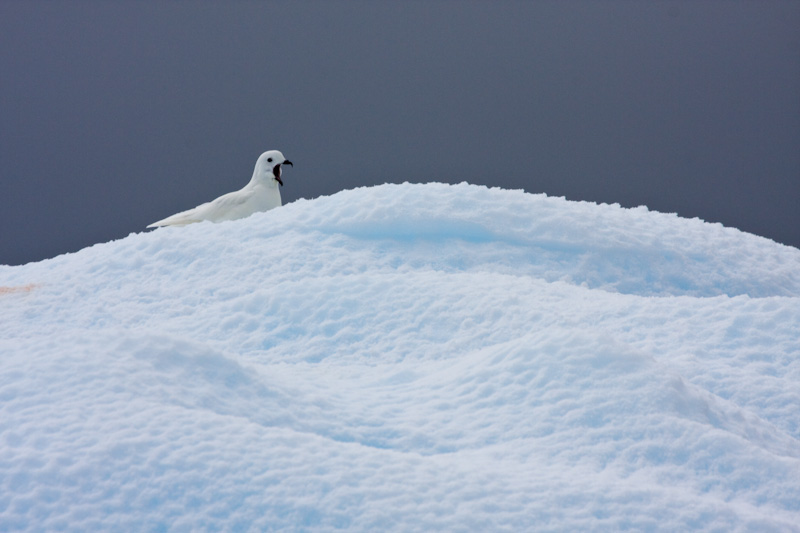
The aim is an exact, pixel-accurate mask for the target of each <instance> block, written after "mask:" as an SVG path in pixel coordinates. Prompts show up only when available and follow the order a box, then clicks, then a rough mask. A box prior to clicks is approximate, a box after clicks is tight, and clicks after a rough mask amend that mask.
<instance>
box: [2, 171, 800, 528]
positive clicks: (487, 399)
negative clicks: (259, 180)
mask: <svg viewBox="0 0 800 533" xmlns="http://www.w3.org/2000/svg"><path fill="white" fill-rule="evenodd" d="M0 288H2V289H0V354H1V355H0V357H1V359H0V530H2V531H45V530H48V531H49V530H67V531H112V530H114V531H134V530H141V531H161V530H169V531H188V530H222V531H260V530H289V531H297V530H311V531H328V530H335V529H348V530H353V531H432V530H443V531H503V530H507V531H523V530H536V531H578V530H663V531H681V530H718V531H800V386H799V385H798V383H800V250H797V249H795V248H791V247H787V246H783V245H780V244H777V243H774V242H772V241H769V240H767V239H764V238H761V237H757V236H754V235H750V234H746V233H742V232H740V231H738V230H736V229H731V228H725V227H722V226H720V225H718V224H708V223H705V222H703V221H700V220H697V219H694V220H687V219H683V218H680V217H678V216H676V215H669V214H662V213H656V212H651V211H648V210H647V209H646V208H643V207H640V208H636V209H623V208H621V207H619V206H617V205H596V204H592V203H578V202H571V201H567V200H565V199H563V198H552V197H548V196H545V195H531V194H526V193H524V192H522V191H508V190H501V189H489V188H485V187H478V186H473V185H468V184H460V185H443V184H435V183H432V184H425V185H412V184H407V183H406V184H402V185H383V186H379V187H371V188H362V189H357V190H350V191H343V192H341V193H338V194H335V195H333V196H330V197H322V198H317V199H314V200H310V201H307V200H300V201H297V202H294V203H291V204H288V205H285V206H283V207H281V208H279V209H274V210H271V211H269V212H265V213H257V214H255V215H253V216H251V217H249V218H246V219H242V220H236V221H232V222H224V223H220V224H212V223H209V222H203V223H200V224H194V225H192V226H187V227H185V228H161V229H157V230H155V231H153V232H149V233H139V234H132V235H130V236H128V237H127V238H125V239H121V240H119V241H115V242H110V243H104V244H98V245H95V246H93V247H91V248H87V249H84V250H82V251H80V252H78V253H75V254H70V255H63V256H59V257H56V258H53V259H50V260H47V261H42V262H40V263H31V264H28V265H24V266H15V267H9V266H2V267H0Z"/></svg>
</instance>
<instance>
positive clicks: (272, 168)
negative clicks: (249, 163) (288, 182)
mask: <svg viewBox="0 0 800 533" xmlns="http://www.w3.org/2000/svg"><path fill="white" fill-rule="evenodd" d="M283 165H290V166H294V165H293V164H292V162H291V161H289V160H288V159H286V158H285V157H283V154H282V153H280V152H279V151H277V150H270V151H269V152H264V153H263V154H261V157H259V158H258V161H257V162H256V173H257V174H263V175H264V177H265V178H267V179H274V180H275V181H277V182H278V183H279V184H280V185H281V186H283V180H281V173H282V170H281V168H282V167H283Z"/></svg>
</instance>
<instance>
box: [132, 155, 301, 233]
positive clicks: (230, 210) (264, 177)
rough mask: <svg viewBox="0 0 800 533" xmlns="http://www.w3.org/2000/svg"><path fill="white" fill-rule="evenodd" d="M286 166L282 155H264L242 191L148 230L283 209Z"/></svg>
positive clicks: (183, 212) (179, 215) (161, 221)
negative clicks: (281, 188) (282, 176)
mask: <svg viewBox="0 0 800 533" xmlns="http://www.w3.org/2000/svg"><path fill="white" fill-rule="evenodd" d="M284 164H287V165H292V162H291V161H289V160H287V159H286V158H285V157H283V154H282V153H280V152H279V151H277V150H270V151H268V152H264V153H263V154H261V156H260V157H259V158H258V161H256V167H255V169H254V170H253V177H252V178H250V182H249V183H248V184H247V185H245V186H244V187H243V188H242V189H240V190H238V191H234V192H229V193H228V194H223V195H222V196H220V197H219V198H217V199H216V200H212V201H211V202H206V203H204V204H201V205H198V206H197V207H195V208H193V209H189V210H187V211H182V212H180V213H176V214H174V215H172V216H169V217H167V218H165V219H163V220H159V221H158V222H153V223H152V224H150V225H149V226H147V227H148V228H155V227H158V226H185V225H187V224H192V223H194V222H202V221H203V220H210V221H211V222H222V221H224V220H236V219H237V218H244V217H248V216H250V215H252V214H253V213H257V212H259V211H269V210H270V209H273V208H275V207H280V205H281V193H280V186H281V185H283V182H282V181H281V173H282V167H283V165H284ZM292 166H294V165H292Z"/></svg>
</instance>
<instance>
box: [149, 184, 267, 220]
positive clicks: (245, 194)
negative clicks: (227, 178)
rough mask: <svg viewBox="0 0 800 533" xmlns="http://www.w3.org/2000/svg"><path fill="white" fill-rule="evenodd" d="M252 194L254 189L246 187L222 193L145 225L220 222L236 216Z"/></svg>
mask: <svg viewBox="0 0 800 533" xmlns="http://www.w3.org/2000/svg"><path fill="white" fill-rule="evenodd" d="M253 194H254V191H253V190H252V189H247V188H245V189H241V190H238V191H235V192H229V193H228V194H223V195H222V196H220V197H219V198H217V199H216V200H212V201H211V202H206V203H204V204H200V205H198V206H197V207H194V208H192V209H188V210H186V211H181V212H180V213H176V214H174V215H172V216H168V217H167V218H165V219H163V220H159V221H158V222H153V223H152V224H150V225H149V226H147V227H148V228H155V227H158V226H186V225H187V224H194V223H195V222H202V221H203V220H211V221H213V222H220V221H222V220H230V219H232V218H238V216H239V215H238V213H239V211H240V210H241V209H242V208H243V207H244V206H245V204H246V203H247V201H248V200H249V199H250V198H251V197H252V196H253Z"/></svg>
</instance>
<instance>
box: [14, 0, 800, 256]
mask: <svg viewBox="0 0 800 533" xmlns="http://www.w3.org/2000/svg"><path fill="white" fill-rule="evenodd" d="M223 4H224V5H223ZM799 28H800V2H796V1H786V2H776V1H758V2H754V1H753V2H737V1H714V2H710V1H693V2H686V1H675V2H671V1H659V2H656V1H585V2H579V1H552V2H488V1H487V2H453V1H436V2H422V1H411V2H380V1H378V2H366V1H364V2H328V1H325V2H323V1H319V2H288V1H287V2H271V3H261V2H258V3H256V2H252V3H251V2H240V3H214V2H206V3H203V2H179V1H174V2H155V1H153V2H147V1H138V2H122V1H120V2H100V1H83V2H81V1H77V2H37V1H26V2H16V1H8V0H3V1H0V264H19V263H24V262H28V261H35V260H41V259H44V258H48V257H53V256H55V255H58V254H61V253H64V252H72V251H77V250H79V249H80V248H83V247H85V246H88V245H91V244H94V243H98V242H105V241H108V240H111V239H116V238H121V237H125V236H126V235H128V234H129V233H131V232H139V231H144V228H145V226H146V225H147V224H149V223H151V222H153V221H155V220H158V219H161V218H164V217H166V216H167V215H170V214H173V213H175V212H178V211H182V210H184V209H188V208H190V207H194V206H195V205H197V204H200V203H202V202H204V201H208V200H212V199H213V198H215V197H217V196H219V195H220V194H223V193H226V192H229V191H232V190H235V189H239V188H240V187H242V186H243V185H244V184H245V183H246V182H247V181H248V180H249V178H250V175H251V173H252V170H253V166H254V164H255V161H256V158H257V157H258V156H259V154H261V153H262V152H264V151H266V150H268V149H278V150H281V151H282V152H283V153H284V155H286V157H288V158H289V159H291V160H292V161H293V162H294V164H295V166H294V168H288V169H287V170H286V172H285V174H284V178H285V180H284V182H285V183H286V186H285V187H283V189H282V191H281V192H282V195H283V199H284V203H287V202H291V201H293V200H295V199H297V198H300V197H304V198H314V197H317V196H320V195H328V194H332V193H334V192H336V191H339V190H342V189H348V188H352V187H357V186H363V185H374V184H380V183H385V182H403V181H411V182H428V181H446V182H460V181H468V182H471V183H479V184H485V185H490V186H500V187H505V188H515V189H524V190H526V191H528V192H531V193H540V192H544V193H547V194H549V195H553V196H566V197H567V198H568V199H573V200H589V201H594V202H608V203H615V202H616V203H619V204H621V205H623V206H626V207H632V206H637V205H647V206H648V207H649V208H650V209H653V210H658V211H664V212H677V213H678V214H679V215H681V216H685V217H700V218H702V219H704V220H707V221H710V222H721V223H723V224H725V225H726V226H732V227H737V228H739V229H742V230H745V231H749V232H752V233H755V234H758V235H762V236H765V237H769V238H771V239H774V240H776V241H778V242H782V243H784V244H789V245H792V246H796V247H800V207H798V200H800V29H799Z"/></svg>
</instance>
